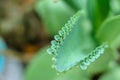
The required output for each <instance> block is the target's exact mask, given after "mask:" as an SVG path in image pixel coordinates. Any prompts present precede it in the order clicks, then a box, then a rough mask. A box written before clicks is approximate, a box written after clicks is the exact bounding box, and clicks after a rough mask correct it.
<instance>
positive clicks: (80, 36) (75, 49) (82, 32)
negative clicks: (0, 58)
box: [48, 11, 104, 72]
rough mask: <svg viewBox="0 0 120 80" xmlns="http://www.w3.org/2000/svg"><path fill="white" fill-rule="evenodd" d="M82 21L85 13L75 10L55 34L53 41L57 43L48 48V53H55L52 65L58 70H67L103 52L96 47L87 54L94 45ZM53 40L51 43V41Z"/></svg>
mask: <svg viewBox="0 0 120 80" xmlns="http://www.w3.org/2000/svg"><path fill="white" fill-rule="evenodd" d="M84 21H85V13H84V12H82V11H79V12H77V13H76V14H75V15H74V16H73V17H71V19H70V20H69V21H68V23H67V24H66V25H65V27H63V28H62V29H61V30H60V31H59V35H55V40H53V41H56V42H57V44H56V42H55V45H54V44H52V46H51V48H49V49H48V52H49V50H52V51H51V52H49V54H55V63H54V65H55V68H56V69H57V70H58V71H59V72H63V71H67V70H69V69H70V68H71V67H72V66H75V65H76V64H77V63H80V61H82V60H85V61H86V58H87V59H90V58H91V59H93V57H95V56H96V57H95V58H97V57H98V55H97V54H99V53H103V52H99V51H98V52H97V50H96V49H97V48H96V49H95V51H94V52H92V55H91V54H89V53H90V51H91V50H92V49H93V48H94V47H95V45H94V43H93V40H92V39H91V36H90V32H86V27H85V26H84ZM88 31H89V30H88ZM53 41H52V42H51V43H53ZM53 46H54V48H53ZM102 46H104V45H102ZM101 49H103V51H104V47H103V48H100V49H99V50H100V51H102V50H101ZM88 57H90V58H88ZM95 58H94V59H95ZM91 62H93V61H91ZM86 63H88V62H86ZM88 64H89V63H88ZM85 66H86V65H85Z"/></svg>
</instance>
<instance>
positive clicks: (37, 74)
mask: <svg viewBox="0 0 120 80" xmlns="http://www.w3.org/2000/svg"><path fill="white" fill-rule="evenodd" d="M47 48H48V47H45V48H43V49H42V50H40V51H39V52H38V53H37V55H35V57H34V58H33V59H32V61H31V62H30V64H29V65H28V67H27V69H26V71H25V80H53V79H54V77H55V76H57V73H56V71H55V70H54V69H53V68H52V61H51V58H52V56H49V55H48V54H47V52H46V49H47Z"/></svg>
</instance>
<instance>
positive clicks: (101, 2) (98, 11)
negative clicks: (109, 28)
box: [87, 0, 110, 32]
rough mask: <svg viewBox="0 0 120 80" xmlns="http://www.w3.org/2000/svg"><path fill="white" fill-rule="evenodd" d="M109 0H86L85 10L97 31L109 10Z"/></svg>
mask: <svg viewBox="0 0 120 80" xmlns="http://www.w3.org/2000/svg"><path fill="white" fill-rule="evenodd" d="M109 4H110V0H88V1H87V11H88V16H89V17H90V20H91V22H92V24H93V26H94V31H95V32H97V30H98V29H99V27H100V25H101V23H102V22H103V21H104V20H105V19H106V17H107V16H108V13H109V10H110V6H109Z"/></svg>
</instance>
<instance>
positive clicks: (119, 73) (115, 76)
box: [99, 66, 120, 80]
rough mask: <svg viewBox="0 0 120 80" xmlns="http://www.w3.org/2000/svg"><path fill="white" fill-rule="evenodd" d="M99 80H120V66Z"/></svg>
mask: <svg viewBox="0 0 120 80" xmlns="http://www.w3.org/2000/svg"><path fill="white" fill-rule="evenodd" d="M99 80H120V66H118V67H114V69H111V70H109V71H108V72H107V73H105V74H103V75H102V76H101V77H100V79H99Z"/></svg>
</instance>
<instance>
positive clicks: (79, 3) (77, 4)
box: [64, 0, 87, 11]
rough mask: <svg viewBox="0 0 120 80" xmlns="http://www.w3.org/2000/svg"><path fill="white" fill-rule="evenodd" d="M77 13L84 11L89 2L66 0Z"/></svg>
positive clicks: (85, 0)
mask: <svg viewBox="0 0 120 80" xmlns="http://www.w3.org/2000/svg"><path fill="white" fill-rule="evenodd" d="M64 1H65V2H66V3H67V4H68V5H69V6H70V7H72V8H73V9H74V10H75V11H78V10H80V9H84V8H85V7H86V2H87V0H64Z"/></svg>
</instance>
